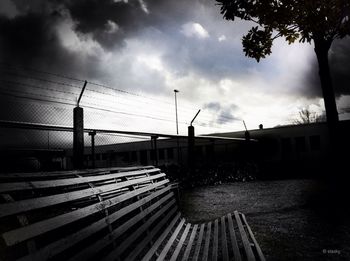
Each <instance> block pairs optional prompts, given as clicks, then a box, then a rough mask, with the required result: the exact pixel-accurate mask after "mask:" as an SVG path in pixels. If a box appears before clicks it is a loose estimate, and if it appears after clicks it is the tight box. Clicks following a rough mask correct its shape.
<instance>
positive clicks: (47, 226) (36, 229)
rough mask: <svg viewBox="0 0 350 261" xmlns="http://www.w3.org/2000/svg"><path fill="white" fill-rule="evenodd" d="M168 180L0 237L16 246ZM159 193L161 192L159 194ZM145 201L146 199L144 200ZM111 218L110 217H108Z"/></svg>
mask: <svg viewBox="0 0 350 261" xmlns="http://www.w3.org/2000/svg"><path fill="white" fill-rule="evenodd" d="M168 182H169V181H168V180H163V181H161V182H158V183H155V184H154V185H149V186H147V187H144V188H141V189H137V190H134V191H131V192H127V193H125V194H122V195H120V196H117V197H115V198H112V199H108V200H106V201H102V202H98V203H96V204H94V205H90V206H87V207H84V208H81V209H77V210H74V211H72V212H69V213H66V214H62V215H59V216H56V217H53V218H50V219H46V220H43V221H41V222H37V223H34V224H31V225H29V226H26V227H21V228H18V229H15V230H12V231H8V232H5V233H4V234H3V235H2V237H3V239H4V240H5V242H6V244H7V245H8V246H11V245H14V244H17V243H19V242H22V241H24V240H27V239H29V238H32V237H35V236H38V235H40V234H43V233H45V232H48V231H50V230H53V229H56V228H58V227H61V226H63V225H67V224H69V223H72V222H74V221H77V220H79V219H82V218H84V217H87V216H90V215H92V214H94V213H97V212H99V211H101V210H102V209H104V208H109V207H112V206H114V205H116V204H118V203H121V202H123V201H125V200H128V199H130V198H133V197H135V196H137V195H140V194H142V193H145V192H147V191H150V190H153V189H156V188H158V187H161V186H163V185H165V184H166V183H168ZM164 189H165V191H166V190H169V189H170V186H168V187H166V188H164ZM159 193H161V192H159ZM145 201H147V199H145ZM110 217H111V216H110Z"/></svg>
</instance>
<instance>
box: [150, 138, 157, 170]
mask: <svg viewBox="0 0 350 261" xmlns="http://www.w3.org/2000/svg"><path fill="white" fill-rule="evenodd" d="M157 139H158V136H156V135H154V136H151V140H152V141H153V142H152V147H153V156H154V159H153V163H154V162H155V165H156V166H158V153H157Z"/></svg>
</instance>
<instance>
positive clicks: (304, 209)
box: [180, 180, 350, 261]
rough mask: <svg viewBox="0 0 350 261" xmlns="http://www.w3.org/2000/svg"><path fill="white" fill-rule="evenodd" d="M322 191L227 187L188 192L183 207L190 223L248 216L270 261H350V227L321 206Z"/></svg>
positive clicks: (302, 183) (295, 186)
mask: <svg viewBox="0 0 350 261" xmlns="http://www.w3.org/2000/svg"><path fill="white" fill-rule="evenodd" d="M318 187H319V184H318V183H316V182H315V181H312V180H282V181H253V182H237V183H232V184H221V185H215V186H206V187H198V188H193V189H188V190H184V191H182V192H181V196H180V205H181V211H182V212H183V214H184V216H185V217H186V218H187V219H188V220H189V221H190V222H202V221H208V220H212V219H215V218H218V217H221V216H222V215H225V214H227V213H228V212H231V213H232V212H233V211H234V210H238V211H241V212H243V213H244V214H245V215H246V217H247V221H248V223H249V224H250V226H251V228H252V230H253V232H254V234H255V236H256V238H257V240H258V242H259V244H260V246H261V248H262V250H263V252H264V254H265V256H266V259H267V260H276V261H277V260H278V261H282V260H350V222H347V221H346V222H345V223H344V222H343V221H340V220H339V219H338V218H337V216H336V214H335V212H332V211H331V209H332V208H331V207H328V208H326V207H324V206H323V205H322V204H321V208H320V207H319V206H320V204H316V203H315V199H316V201H317V197H318V194H317V191H318V190H317V188H318ZM326 213H328V214H326Z"/></svg>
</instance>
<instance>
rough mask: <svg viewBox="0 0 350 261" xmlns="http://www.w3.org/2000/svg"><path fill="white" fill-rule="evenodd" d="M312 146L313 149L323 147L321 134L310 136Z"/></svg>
mask: <svg viewBox="0 0 350 261" xmlns="http://www.w3.org/2000/svg"><path fill="white" fill-rule="evenodd" d="M309 139H310V148H311V150H320V149H321V138H320V136H319V135H314V136H310V138H309Z"/></svg>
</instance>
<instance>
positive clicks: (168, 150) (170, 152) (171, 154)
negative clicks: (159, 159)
mask: <svg viewBox="0 0 350 261" xmlns="http://www.w3.org/2000/svg"><path fill="white" fill-rule="evenodd" d="M166 152H167V154H168V159H173V158H174V149H173V148H167V150H166Z"/></svg>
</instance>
